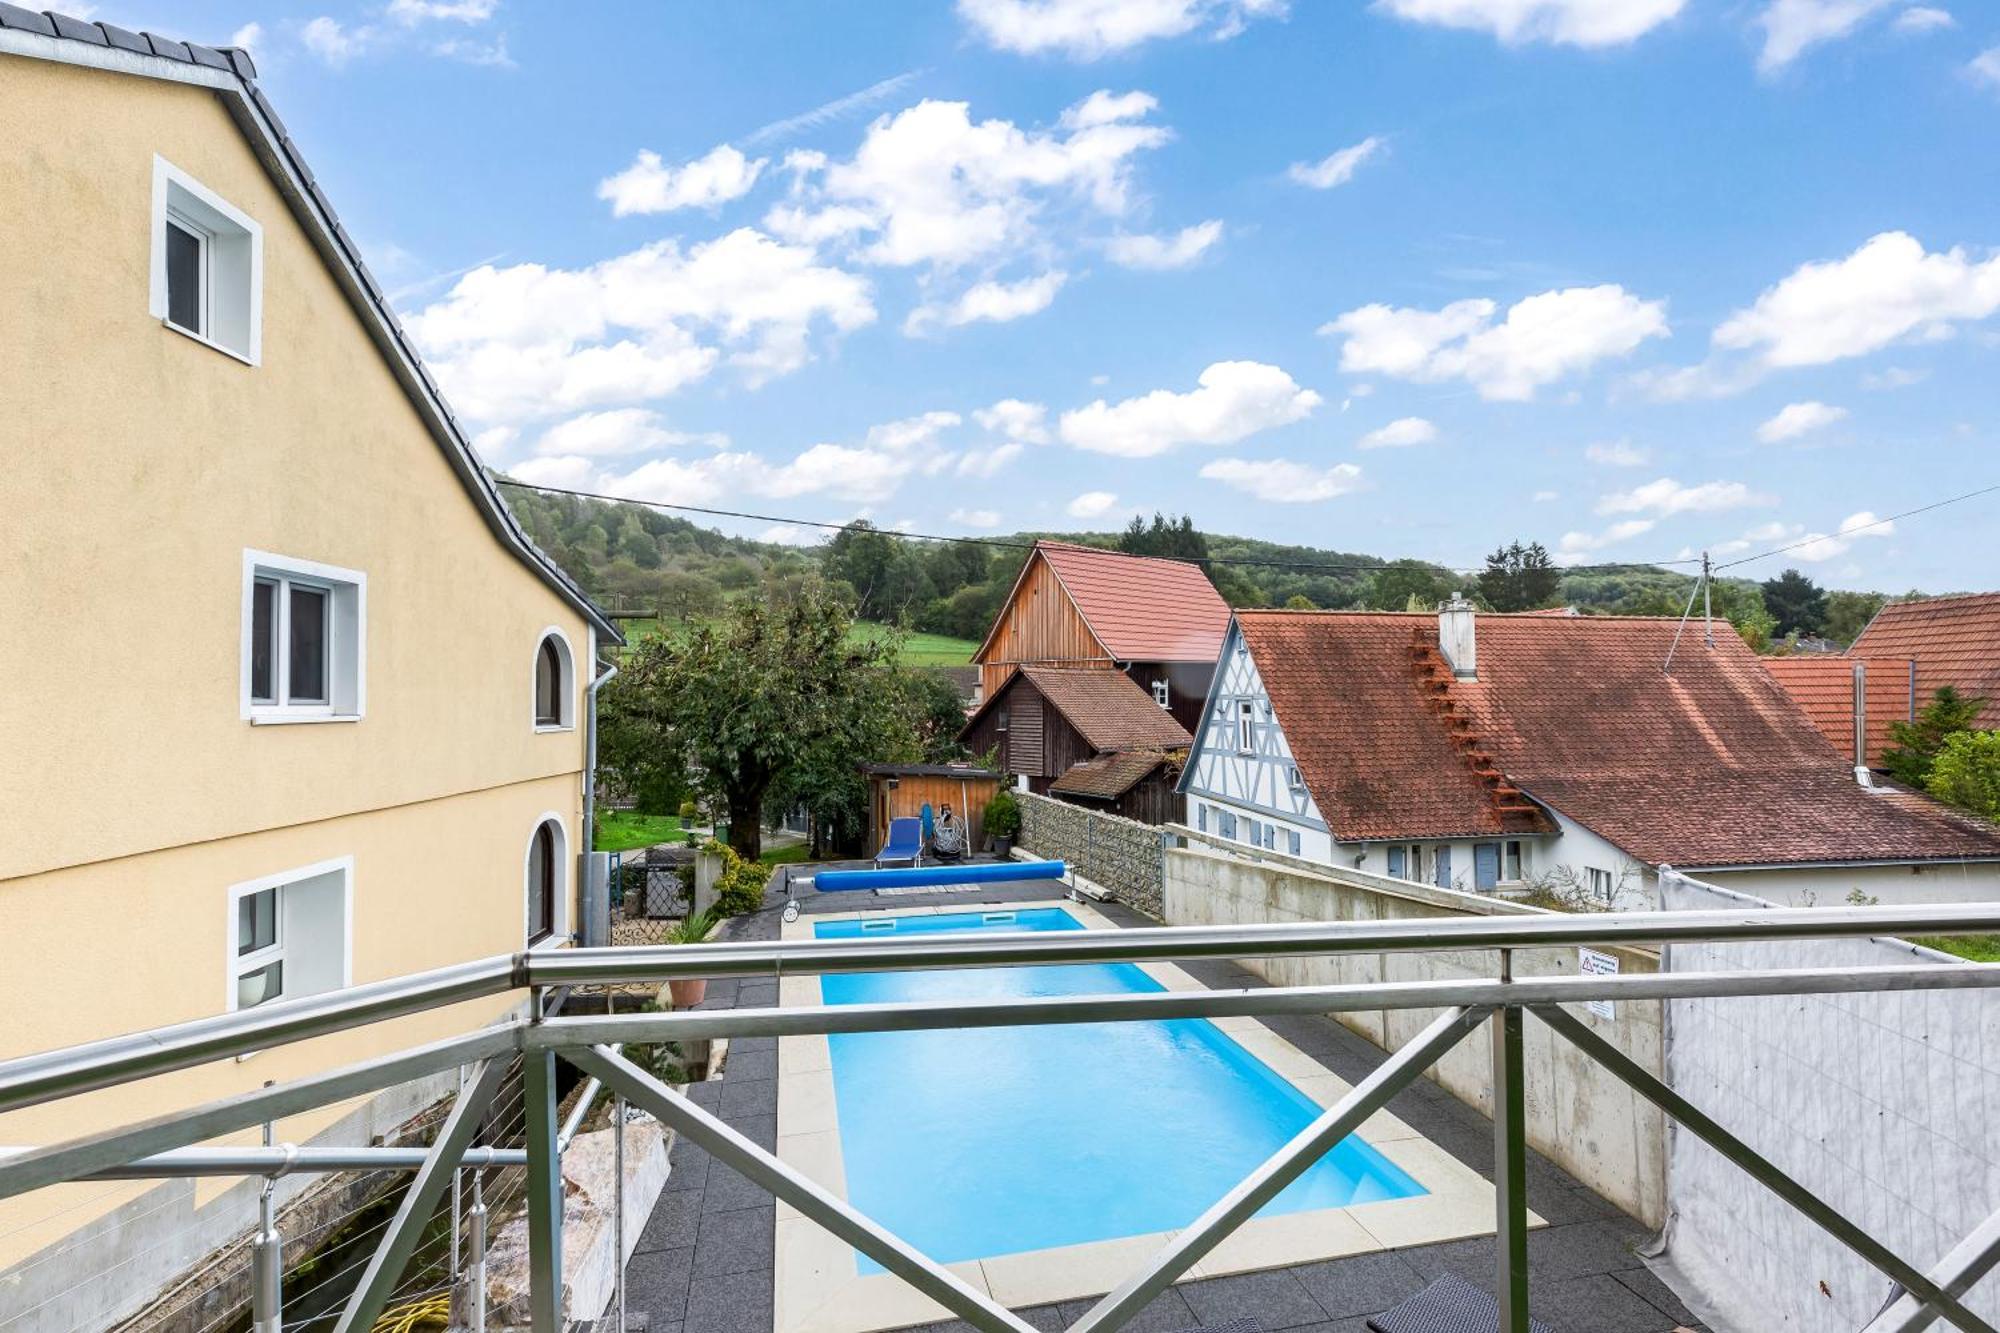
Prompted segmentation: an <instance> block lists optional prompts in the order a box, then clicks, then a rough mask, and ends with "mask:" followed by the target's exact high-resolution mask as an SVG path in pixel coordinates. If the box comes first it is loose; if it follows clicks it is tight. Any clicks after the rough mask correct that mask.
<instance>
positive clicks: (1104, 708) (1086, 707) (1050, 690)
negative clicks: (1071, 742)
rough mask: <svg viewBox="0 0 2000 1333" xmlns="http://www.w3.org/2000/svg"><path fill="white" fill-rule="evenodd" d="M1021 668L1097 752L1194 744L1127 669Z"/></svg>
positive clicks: (1183, 747)
mask: <svg viewBox="0 0 2000 1333" xmlns="http://www.w3.org/2000/svg"><path fill="white" fill-rule="evenodd" d="M1020 672H1021V675H1023V676H1025V677H1027V679H1028V681H1029V682H1030V683H1031V684H1033V685H1034V687H1035V688H1036V689H1037V690H1039V691H1040V692H1041V695H1042V697H1043V698H1044V699H1046V700H1048V701H1049V706H1050V707H1052V708H1054V709H1055V710H1056V711H1057V712H1059V713H1061V714H1062V715H1063V716H1064V717H1066V718H1068V719H1069V724H1070V725H1071V726H1073V727H1075V728H1076V729H1077V731H1078V732H1080V733H1082V735H1083V739H1084V740H1085V741H1086V742H1088V743H1089V745H1090V748H1091V749H1093V750H1183V749H1186V748H1187V747H1188V746H1190V745H1192V744H1194V738H1193V737H1192V736H1189V735H1188V734H1187V728H1186V727H1183V726H1182V725H1181V724H1180V723H1178V722H1176V721H1174V715H1173V714H1172V713H1169V712H1168V711H1167V710H1166V709H1164V708H1162V707H1160V706H1159V704H1157V703H1155V702H1153V696H1152V695H1150V694H1148V693H1146V692H1145V691H1144V690H1142V689H1140V688H1139V686H1138V685H1137V684H1136V683H1134V681H1133V680H1132V678H1131V677H1130V676H1128V675H1126V674H1125V673H1124V672H1122V671H1112V670H1110V669H1108V668H1098V667H1040V666H1024V667H1021V668H1020ZM996 697H997V696H996Z"/></svg>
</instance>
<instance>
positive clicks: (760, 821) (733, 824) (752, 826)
mask: <svg viewBox="0 0 2000 1333" xmlns="http://www.w3.org/2000/svg"><path fill="white" fill-rule="evenodd" d="M727 799H728V805H729V846H730V848H731V850H733V851H734V852H735V853H736V854H737V855H738V856H740V857H742V858H743V859H744V860H746V861H755V860H756V859H757V858H758V857H760V856H762V855H763V854H764V792H763V789H762V788H759V789H758V790H756V791H754V792H749V791H733V792H730V793H729V794H728V798H727Z"/></svg>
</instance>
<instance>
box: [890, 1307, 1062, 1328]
mask: <svg viewBox="0 0 2000 1333" xmlns="http://www.w3.org/2000/svg"><path fill="white" fill-rule="evenodd" d="M1014 1313H1015V1314H1017V1315H1019V1316H1021V1318H1022V1319H1024V1320H1026V1321H1027V1322H1028V1323H1029V1324H1031V1325H1033V1326H1034V1327H1035V1328H1038V1329H1041V1330H1042V1333H1062V1331H1063V1329H1065V1328H1067V1327H1068V1325H1067V1324H1066V1323H1065V1322H1064V1321H1063V1318H1062V1315H1061V1314H1060V1313H1059V1312H1058V1311H1057V1308H1056V1307H1055V1306H1053V1305H1033V1306H1029V1307H1028V1308H1027V1309H1025V1310H1016V1311H1014ZM907 1333H974V1331H973V1327H972V1325H970V1324H968V1323H966V1322H965V1321H964V1320H963V1319H952V1320H948V1321H946V1322H945V1323H941V1324H920V1325H918V1326H917V1327H916V1328H912V1329H909V1330H907Z"/></svg>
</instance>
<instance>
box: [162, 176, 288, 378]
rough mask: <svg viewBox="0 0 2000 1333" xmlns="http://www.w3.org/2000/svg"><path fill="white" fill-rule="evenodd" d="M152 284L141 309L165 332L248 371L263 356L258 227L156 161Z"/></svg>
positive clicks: (261, 237)
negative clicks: (241, 364)
mask: <svg viewBox="0 0 2000 1333" xmlns="http://www.w3.org/2000/svg"><path fill="white" fill-rule="evenodd" d="M151 287H152V290H151V297H150V301H149V305H148V308H149V310H150V311H151V313H152V315H153V317H154V318H155V319H157V320H159V321H161V323H163V324H165V325H166V327H168V328H170V329H173V330H175V331H176V332H179V333H184V334H186V335H187V336H188V337H190V338H193V339H194V340H195V341H197V342H201V343H206V344H207V345H208V346H210V347H213V348H215V349H216V350H217V351H220V352H225V353H227V354H228V355H230V356H233V357H235V358H236V359H237V360H239V361H246V362H248V363H249V364H251V365H253V366H254V365H256V364H258V363H259V361H260V360H261V359H262V356H263V296H264V292H263V289H264V229H263V228H262V227H260V226H259V225H258V224H257V223H256V222H255V221H254V220H252V219H251V217H250V216H249V215H248V214H246V213H244V212H243V211H242V210H240V209H238V208H236V207H235V206H234V205H232V204H230V203H229V202H228V201H227V200H225V199H223V198H222V197H221V196H220V195H218V194H216V193H215V192H214V191H213V190H210V189H208V188H207V187H206V186H204V185H202V184H201V182H199V181H197V180H195V179H194V177H192V176H190V175H188V174H187V173H186V172H185V171H182V170H181V169H180V168H179V167H176V166H175V165H173V163H171V162H169V161H167V160H166V159H165V158H162V157H155V158H154V159H153V272H152V284H151Z"/></svg>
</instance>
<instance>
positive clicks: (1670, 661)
mask: <svg viewBox="0 0 2000 1333" xmlns="http://www.w3.org/2000/svg"><path fill="white" fill-rule="evenodd" d="M1708 583H1709V578H1708V552H1706V551H1703V552H1702V553H1701V573H1700V574H1699V575H1698V576H1696V578H1695V581H1694V586H1693V587H1692V588H1689V589H1688V604H1687V607H1686V609H1685V610H1683V611H1682V612H1681V623H1680V624H1678V625H1676V626H1674V641H1673V642H1672V643H1671V644H1669V645H1668V646H1667V660H1666V661H1664V662H1662V663H1661V664H1660V671H1661V673H1662V674H1664V675H1668V676H1671V675H1673V674H1674V653H1675V651H1676V650H1678V649H1679V648H1680V646H1681V633H1682V631H1684V630H1685V629H1687V623H1688V617H1689V616H1691V615H1693V614H1694V599H1695V596H1696V594H1699V595H1700V597H1701V619H1702V625H1703V637H1704V638H1706V639H1707V641H1708V646H1709V647H1711V648H1713V647H1715V623H1714V621H1713V620H1711V619H1710V613H1709V602H1708Z"/></svg>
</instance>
